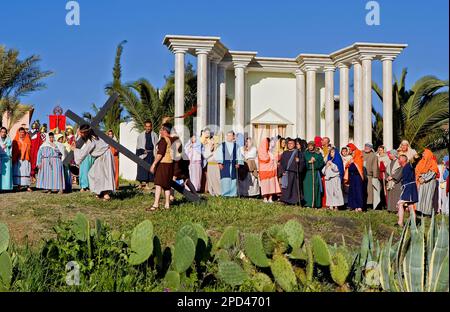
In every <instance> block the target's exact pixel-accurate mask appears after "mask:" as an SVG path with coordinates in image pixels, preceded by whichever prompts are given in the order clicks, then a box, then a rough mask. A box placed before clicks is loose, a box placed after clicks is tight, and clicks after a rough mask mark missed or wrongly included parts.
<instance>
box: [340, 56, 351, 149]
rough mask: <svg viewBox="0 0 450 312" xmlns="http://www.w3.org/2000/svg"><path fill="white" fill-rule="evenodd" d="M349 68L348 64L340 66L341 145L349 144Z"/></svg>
mask: <svg viewBox="0 0 450 312" xmlns="http://www.w3.org/2000/svg"><path fill="white" fill-rule="evenodd" d="M348 82H349V68H348V65H347V64H344V63H341V64H339V145H340V146H344V144H347V143H348V136H349V135H348V111H349V108H348V107H349V100H348V91H349V88H348V87H349V83H348Z"/></svg>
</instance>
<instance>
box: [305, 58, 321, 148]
mask: <svg viewBox="0 0 450 312" xmlns="http://www.w3.org/2000/svg"><path fill="white" fill-rule="evenodd" d="M317 69H318V67H315V66H308V67H306V68H305V71H306V121H307V122H306V140H307V141H312V140H314V136H315V135H316V122H317V121H316V70H317Z"/></svg>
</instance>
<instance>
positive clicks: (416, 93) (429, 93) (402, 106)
mask: <svg viewBox="0 0 450 312" xmlns="http://www.w3.org/2000/svg"><path fill="white" fill-rule="evenodd" d="M407 72H408V71H407V69H406V68H404V69H403V71H402V75H401V77H400V80H397V79H395V82H394V85H393V89H392V92H393V98H392V102H393V103H392V105H393V123H394V146H398V145H399V144H400V142H401V140H403V139H406V140H408V141H409V142H410V143H411V144H412V145H413V146H414V147H415V148H418V149H423V148H425V147H427V148H432V149H435V150H436V149H441V148H444V147H445V146H447V145H448V118H449V110H448V90H447V91H442V89H443V88H447V87H448V80H440V79H438V78H436V77H434V76H424V77H422V78H420V79H419V80H418V81H417V82H416V83H415V84H414V86H413V87H412V88H411V90H407V89H406V87H405V80H406V74H407ZM372 89H373V90H374V91H375V93H376V94H377V95H378V97H379V98H380V100H381V101H383V91H382V90H381V88H380V87H379V86H378V85H377V84H376V83H373V84H372ZM380 127H382V125H378V126H377V131H380V129H379V128H380ZM381 132H382V129H381Z"/></svg>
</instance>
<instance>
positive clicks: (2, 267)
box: [0, 251, 12, 291]
mask: <svg viewBox="0 0 450 312" xmlns="http://www.w3.org/2000/svg"><path fill="white" fill-rule="evenodd" d="M11 278H12V263H11V258H10V257H9V254H8V252H7V251H4V252H2V253H0V291H1V290H5V291H6V290H8V289H9V286H10V284H11Z"/></svg>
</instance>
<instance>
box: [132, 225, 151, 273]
mask: <svg viewBox="0 0 450 312" xmlns="http://www.w3.org/2000/svg"><path fill="white" fill-rule="evenodd" d="M152 252H153V224H152V223H151V222H150V221H149V220H144V221H142V222H141V223H139V224H138V225H137V226H136V227H135V228H134V230H133V233H132V234H131V254H130V258H129V259H128V262H129V263H130V264H132V265H138V264H141V263H143V262H144V261H146V260H147V259H148V258H149V257H150V255H151V254H152Z"/></svg>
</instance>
